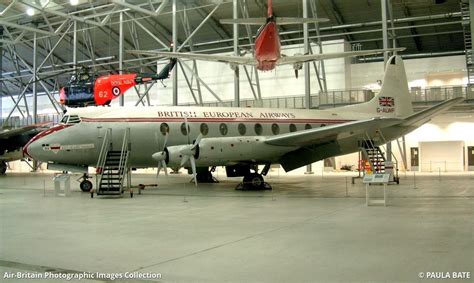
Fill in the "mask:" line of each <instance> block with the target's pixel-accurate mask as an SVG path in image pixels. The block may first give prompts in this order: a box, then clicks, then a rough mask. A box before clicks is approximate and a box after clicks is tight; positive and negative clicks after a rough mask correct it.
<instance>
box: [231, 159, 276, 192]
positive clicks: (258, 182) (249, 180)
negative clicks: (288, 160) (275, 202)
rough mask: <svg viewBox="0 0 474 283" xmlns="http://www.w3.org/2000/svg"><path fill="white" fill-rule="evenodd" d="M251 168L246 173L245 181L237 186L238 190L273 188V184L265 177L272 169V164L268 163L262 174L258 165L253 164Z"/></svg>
mask: <svg viewBox="0 0 474 283" xmlns="http://www.w3.org/2000/svg"><path fill="white" fill-rule="evenodd" d="M251 170H252V171H254V172H250V171H251ZM251 170H249V172H247V173H246V174H245V175H244V180H243V182H242V183H240V184H238V185H237V187H235V189H236V190H272V186H270V184H269V183H267V182H265V180H264V179H263V176H266V175H267V173H268V171H269V170H270V164H266V165H265V167H264V168H263V169H262V171H261V172H260V174H259V173H258V167H257V166H252V168H251Z"/></svg>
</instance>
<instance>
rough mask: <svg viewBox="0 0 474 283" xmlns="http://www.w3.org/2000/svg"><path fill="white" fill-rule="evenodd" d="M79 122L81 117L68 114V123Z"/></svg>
mask: <svg viewBox="0 0 474 283" xmlns="http://www.w3.org/2000/svg"><path fill="white" fill-rule="evenodd" d="M80 122H81V118H79V116H77V115H71V116H69V120H68V121H67V123H68V124H77V123H80Z"/></svg>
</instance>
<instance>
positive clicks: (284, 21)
mask: <svg viewBox="0 0 474 283" xmlns="http://www.w3.org/2000/svg"><path fill="white" fill-rule="evenodd" d="M219 22H220V23H221V24H239V25H257V26H261V25H264V24H266V23H267V18H263V17H262V18H245V19H224V20H220V21H219ZM275 22H276V23H277V24H278V25H296V24H305V23H324V22H329V19H326V18H288V17H277V18H276V20H275Z"/></svg>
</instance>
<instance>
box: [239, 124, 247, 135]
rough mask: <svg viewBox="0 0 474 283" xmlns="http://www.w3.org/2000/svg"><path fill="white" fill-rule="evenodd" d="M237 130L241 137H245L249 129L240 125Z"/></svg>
mask: <svg viewBox="0 0 474 283" xmlns="http://www.w3.org/2000/svg"><path fill="white" fill-rule="evenodd" d="M237 129H238V130H239V134H240V135H241V136H244V135H245V133H246V132H247V127H245V125H244V124H242V123H240V124H239V126H238V127H237Z"/></svg>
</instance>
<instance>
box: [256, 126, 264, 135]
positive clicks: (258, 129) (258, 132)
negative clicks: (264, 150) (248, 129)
mask: <svg viewBox="0 0 474 283" xmlns="http://www.w3.org/2000/svg"><path fill="white" fill-rule="evenodd" d="M262 132H263V127H262V125H261V124H258V123H257V124H255V133H256V134H257V136H260V135H261V134H262Z"/></svg>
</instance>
